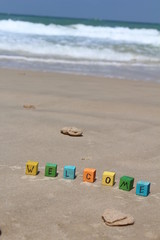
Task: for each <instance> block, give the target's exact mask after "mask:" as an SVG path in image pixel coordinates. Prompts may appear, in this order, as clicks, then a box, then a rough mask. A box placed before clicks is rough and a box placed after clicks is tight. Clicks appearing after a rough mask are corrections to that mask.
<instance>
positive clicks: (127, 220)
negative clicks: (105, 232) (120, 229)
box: [102, 209, 134, 226]
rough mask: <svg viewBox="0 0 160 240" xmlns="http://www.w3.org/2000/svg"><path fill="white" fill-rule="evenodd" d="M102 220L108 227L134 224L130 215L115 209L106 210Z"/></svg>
mask: <svg viewBox="0 0 160 240" xmlns="http://www.w3.org/2000/svg"><path fill="white" fill-rule="evenodd" d="M102 219H103V220H104V222H105V224H106V225H108V226H126V225H131V224H134V218H133V217H132V216H131V215H129V214H125V213H122V212H120V211H117V210H115V209H106V210H105V211H104V213H103V215H102Z"/></svg>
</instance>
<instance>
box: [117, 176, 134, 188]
mask: <svg viewBox="0 0 160 240" xmlns="http://www.w3.org/2000/svg"><path fill="white" fill-rule="evenodd" d="M133 184H134V178H133V177H128V176H123V177H121V178H120V182H119V189H122V190H125V191H130V190H131V189H132V188H133Z"/></svg>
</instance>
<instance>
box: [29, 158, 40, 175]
mask: <svg viewBox="0 0 160 240" xmlns="http://www.w3.org/2000/svg"><path fill="white" fill-rule="evenodd" d="M38 164H39V163H38V162H33V161H28V162H27V163H26V174H27V175H37V173H38Z"/></svg>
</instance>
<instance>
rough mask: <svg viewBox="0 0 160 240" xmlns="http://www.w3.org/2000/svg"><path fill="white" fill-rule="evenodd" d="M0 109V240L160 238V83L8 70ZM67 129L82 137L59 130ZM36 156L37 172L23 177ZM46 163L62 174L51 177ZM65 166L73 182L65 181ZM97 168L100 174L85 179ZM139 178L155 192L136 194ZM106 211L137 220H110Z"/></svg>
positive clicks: (2, 75)
mask: <svg viewBox="0 0 160 240" xmlns="http://www.w3.org/2000/svg"><path fill="white" fill-rule="evenodd" d="M24 104H32V105H34V106H35V107H36V109H24V108H23V105H24ZM0 112H1V116H0V228H1V231H2V234H1V236H0V239H4V240H11V239H12V240H13V239H15V240H48V239H57V240H72V239H73V240H80V239H81V240H82V239H84V240H91V239H92V240H95V239H96V240H99V239H101V240H103V239H105V240H111V239H112V240H114V239H118V240H120V239H123V240H128V239H130V240H132V239H133V240H135V239H141V240H142V239H143V240H144V239H151V240H154V239H157V240H159V239H160V227H159V224H160V187H159V179H160V84H158V83H151V82H148V83H147V82H143V81H141V82H138V81H126V80H124V81H123V80H116V79H106V78H100V77H88V76H78V75H69V74H57V73H41V72H29V71H15V70H2V69H1V70H0ZM65 126H75V127H78V128H81V129H83V131H84V136H83V137H70V136H66V135H63V134H61V133H60V129H61V128H62V127H65ZM28 160H34V161H38V162H39V171H40V172H39V174H38V175H37V176H27V175H25V164H26V162H27V161H28ZM47 162H51V163H57V164H58V176H57V177H56V178H49V177H45V176H44V169H45V164H46V163H47ZM65 165H75V166H76V169H77V172H76V173H77V177H76V179H75V180H64V179H63V167H64V166H65ZM90 167H91V168H96V170H97V180H96V182H95V183H93V184H89V183H83V182H82V175H83V170H84V168H90ZM103 171H115V172H116V183H115V185H114V186H113V187H106V186H102V185H101V179H102V173H103ZM123 175H128V176H132V177H134V178H135V183H134V189H133V190H131V191H130V192H126V191H122V190H119V188H118V184H119V179H120V177H121V176H123ZM139 180H144V181H150V182H151V193H150V195H149V196H148V197H140V196H137V195H136V194H135V192H136V188H135V187H136V182H137V181H139ZM106 208H115V209H117V210H120V211H122V212H124V213H128V214H130V215H132V216H133V217H134V219H135V224H134V225H132V226H127V227H109V226H106V225H105V224H104V222H103V221H102V219H101V216H102V214H103V212H104V210H105V209H106Z"/></svg>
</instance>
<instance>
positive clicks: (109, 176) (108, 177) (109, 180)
mask: <svg viewBox="0 0 160 240" xmlns="http://www.w3.org/2000/svg"><path fill="white" fill-rule="evenodd" d="M115 175H116V173H115V172H106V171H105V172H103V176H102V184H103V185H106V186H113V185H114V183H115Z"/></svg>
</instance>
